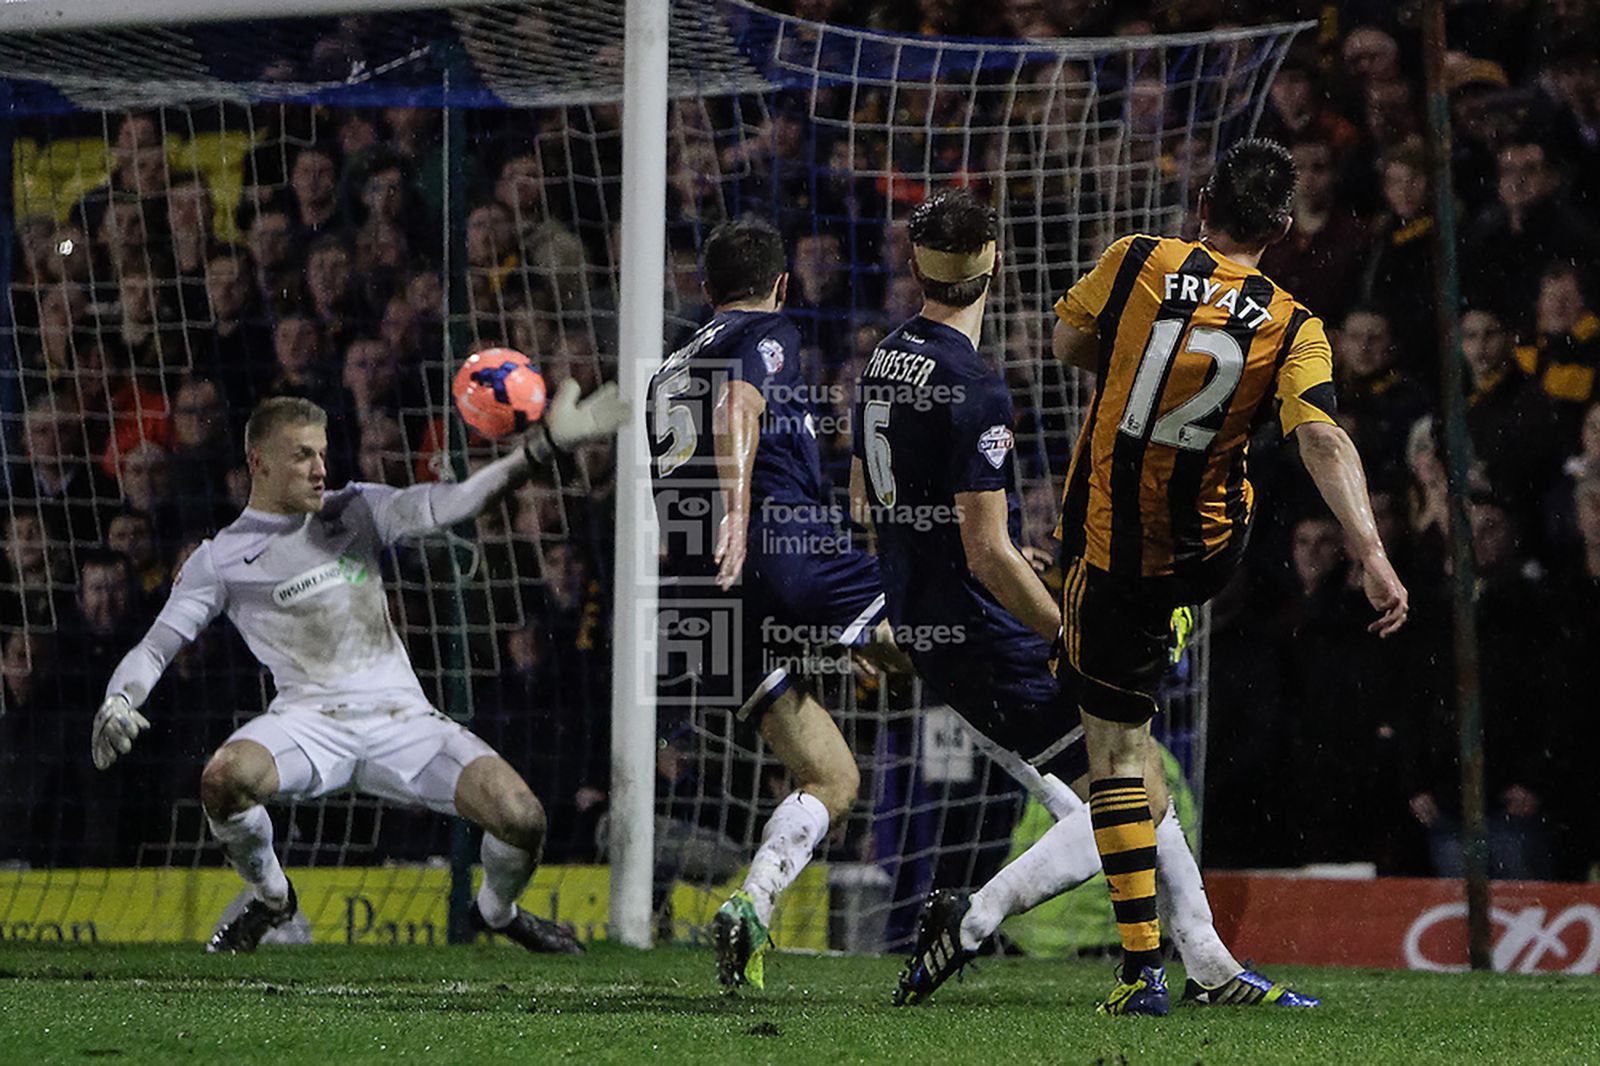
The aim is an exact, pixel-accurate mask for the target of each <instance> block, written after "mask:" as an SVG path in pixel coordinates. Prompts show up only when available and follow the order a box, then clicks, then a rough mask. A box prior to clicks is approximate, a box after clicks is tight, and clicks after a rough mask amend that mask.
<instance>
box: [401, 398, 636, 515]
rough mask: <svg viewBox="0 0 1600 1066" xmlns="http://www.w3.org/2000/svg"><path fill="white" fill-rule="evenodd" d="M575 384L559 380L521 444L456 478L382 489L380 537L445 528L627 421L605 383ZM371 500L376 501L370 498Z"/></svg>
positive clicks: (627, 411) (622, 402) (622, 405)
mask: <svg viewBox="0 0 1600 1066" xmlns="http://www.w3.org/2000/svg"><path fill="white" fill-rule="evenodd" d="M579 391H580V386H579V385H578V383H577V382H576V381H574V380H572V379H571V378H568V379H567V380H566V381H563V382H562V383H561V386H560V388H558V389H557V390H556V394H555V397H554V398H553V399H552V400H551V402H550V406H549V408H548V409H547V410H546V411H545V415H544V419H543V420H542V421H541V422H540V423H539V425H538V426H537V427H536V428H535V429H534V430H533V431H532V432H531V433H529V434H528V436H527V437H526V438H524V440H523V442H522V447H520V448H518V449H516V450H515V451H513V452H511V454H509V455H504V456H501V457H500V458H499V459H496V460H495V461H494V462H492V463H490V464H488V465H487V466H485V467H483V468H482V469H480V470H477V471H475V472H474V473H473V474H472V475H471V476H470V477H468V478H466V479H465V480H463V481H459V482H453V483H450V482H436V483H433V484H429V485H416V486H414V487H412V488H408V489H401V490H399V491H396V492H393V493H390V494H388V496H387V498H386V499H384V500H382V502H381V503H380V504H379V508H378V509H379V513H378V514H377V515H376V518H377V522H378V526H379V529H380V532H381V535H382V537H383V539H384V541H385V542H393V541H396V540H399V539H401V538H402V537H406V536H410V535H412V534H416V533H426V532H429V531H430V530H435V529H445V528H448V527H450V526H453V525H456V524H457V523H458V522H465V521H468V520H470V519H472V518H476V517H477V516H478V514H479V513H481V512H482V511H483V510H484V509H485V508H486V507H489V506H490V505H491V504H493V503H495V502H496V501H497V500H499V499H500V498H501V497H502V496H504V495H505V494H506V493H507V492H510V491H511V490H512V489H515V488H516V487H517V486H519V485H521V484H523V483H524V482H526V481H527V480H528V478H529V477H531V476H532V475H533V470H534V468H535V467H538V466H542V465H544V464H545V463H548V462H550V461H551V460H552V459H554V458H556V457H557V456H559V455H563V454H565V453H566V452H568V451H570V450H571V449H573V448H575V447H577V446H578V445H580V444H587V443H590V442H592V441H602V440H610V439H611V438H612V437H614V436H616V433H617V430H618V428H619V427H621V425H622V424H623V423H624V422H626V421H627V420H628V418H629V417H630V415H631V408H630V407H629V405H628V402H627V401H626V400H624V399H623V398H622V397H621V395H620V394H619V393H618V392H617V386H616V384H615V383H612V382H607V383H606V384H604V385H602V386H600V387H599V388H598V389H596V390H595V391H594V392H592V393H590V394H589V395H588V396H586V397H584V398H583V399H582V400H580V399H578V394H579ZM375 502H376V501H375Z"/></svg>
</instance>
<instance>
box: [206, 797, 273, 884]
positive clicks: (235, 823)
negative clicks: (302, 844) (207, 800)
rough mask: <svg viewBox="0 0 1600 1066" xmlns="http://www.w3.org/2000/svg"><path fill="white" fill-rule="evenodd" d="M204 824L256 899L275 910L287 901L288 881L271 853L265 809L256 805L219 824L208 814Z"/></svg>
mask: <svg viewBox="0 0 1600 1066" xmlns="http://www.w3.org/2000/svg"><path fill="white" fill-rule="evenodd" d="M206 821H207V822H208V823H210V825H211V832H212V833H214V834H216V837H217V840H218V842H219V843H221V844H222V853H223V854H224V855H226V856H227V857H228V862H230V863H232V864H233V868H234V869H235V870H238V871H239V876H240V877H242V878H244V879H245V880H246V881H248V882H249V883H250V885H251V887H252V888H254V889H255V890H256V896H257V897H258V898H260V899H261V900H262V901H264V902H266V903H267V904H269V905H270V906H272V907H275V908H281V907H282V906H283V905H284V904H285V903H287V902H288V901H289V879H288V878H287V877H285V876H284V873H283V867H282V866H281V865H280V864H279V863H278V856H277V853H276V852H274V851H273V850H272V818H271V816H270V815H268V814H267V809H266V808H265V807H263V806H261V805H260V804H259V803H258V804H256V805H255V806H254V807H247V808H245V809H244V810H242V811H240V812H239V813H238V814H236V815H234V816H233V817H232V818H224V819H221V820H220V821H219V820H218V819H216V818H213V817H211V816H210V815H209V814H208V815H206Z"/></svg>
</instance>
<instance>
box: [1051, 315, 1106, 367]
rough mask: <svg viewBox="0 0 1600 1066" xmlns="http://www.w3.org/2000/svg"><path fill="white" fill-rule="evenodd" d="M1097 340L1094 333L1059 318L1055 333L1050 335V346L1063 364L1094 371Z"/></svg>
mask: <svg viewBox="0 0 1600 1066" xmlns="http://www.w3.org/2000/svg"><path fill="white" fill-rule="evenodd" d="M1097 342H1098V341H1097V338H1096V337H1095V335H1094V334H1093V333H1089V332H1086V331H1084V330H1081V329H1079V328H1078V327H1077V326H1074V325H1073V324H1072V323H1070V322H1065V321H1061V320H1059V319H1058V320H1057V321H1056V329H1055V333H1053V334H1052V335H1051V337H1050V348H1051V351H1053V352H1054V353H1055V357H1056V358H1057V359H1058V360H1060V361H1061V365H1063V366H1073V367H1077V368H1078V369H1079V370H1089V371H1092V370H1094V356H1095V346H1096V344H1097Z"/></svg>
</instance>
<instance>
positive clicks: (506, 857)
mask: <svg viewBox="0 0 1600 1066" xmlns="http://www.w3.org/2000/svg"><path fill="white" fill-rule="evenodd" d="M478 855H479V857H480V858H482V859H483V884H481V885H479V886H478V913H479V914H481V915H483V920H484V921H485V922H487V923H488V925H489V928H490V929H504V928H505V927H506V926H507V925H510V924H511V919H513V918H515V917H516V916H517V900H519V899H521V898H522V892H523V889H525V888H527V887H528V882H529V881H530V880H532V878H533V868H534V866H535V865H537V864H538V860H537V859H535V858H534V857H533V855H532V854H530V853H529V852H526V851H524V850H522V849H521V848H519V847H517V846H516V845H514V844H507V843H506V842H505V841H504V840H501V839H500V838H499V837H497V836H494V835H493V834H491V833H485V834H483V847H481V848H479V849H478Z"/></svg>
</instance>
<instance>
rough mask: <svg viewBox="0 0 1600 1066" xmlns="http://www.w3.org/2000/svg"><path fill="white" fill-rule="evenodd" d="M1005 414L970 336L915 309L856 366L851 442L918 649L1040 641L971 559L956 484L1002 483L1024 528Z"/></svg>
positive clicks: (897, 614)
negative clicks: (863, 363)
mask: <svg viewBox="0 0 1600 1066" xmlns="http://www.w3.org/2000/svg"><path fill="white" fill-rule="evenodd" d="M1011 419H1012V411H1011V396H1010V394H1009V393H1008V392H1007V390H1006V386H1005V381H1004V380H1003V379H1002V378H1001V376H1000V374H999V373H997V372H996V371H995V370H993V369H992V368H990V367H989V366H988V365H987V364H985V363H984V361H983V359H982V358H980V357H979V355H978V353H977V351H976V350H975V349H974V348H973V346H972V343H971V341H969V340H968V339H967V337H966V335H965V334H963V333H961V332H959V331H958V330H955V329H952V328H950V327H949V326H945V325H941V324H940V323H937V322H934V321H931V320H930V319H927V318H924V317H922V316H920V315H919V316H917V317H916V318H913V319H911V320H910V321H909V322H907V323H905V324H904V325H903V326H901V327H900V328H899V329H897V330H895V331H894V332H893V333H891V334H889V335H888V336H887V337H885V338H884V339H883V341H882V342H881V343H880V344H879V345H878V347H877V348H876V349H874V351H873V353H872V357H871V358H870V359H869V360H868V361H867V366H866V369H865V370H864V371H863V372H862V375H861V383H860V388H859V390H858V394H857V399H856V419H855V442H854V449H855V454H856V457H857V458H859V459H861V461H862V464H863V466H864V467H865V469H866V475H867V477H866V481H867V491H868V493H869V495H870V502H871V505H872V518H873V522H874V524H875V525H876V527H877V531H878V561H879V566H880V567H881V569H882V572H883V584H884V593H885V595H886V596H887V598H888V609H889V621H890V623H891V624H892V625H893V626H894V627H895V632H896V635H897V639H901V638H905V639H904V640H903V641H902V643H905V644H908V645H909V646H908V647H907V650H908V651H910V652H912V653H913V655H912V657H913V659H918V658H919V657H918V656H917V655H916V651H917V650H918V648H917V645H918V644H922V645H928V644H930V643H938V644H945V645H948V646H949V647H948V648H947V649H945V650H946V651H948V652H955V653H958V654H959V655H960V656H961V657H962V658H969V657H970V656H971V655H972V654H974V653H980V652H985V651H987V650H989V649H993V648H995V647H996V646H999V645H1012V644H1016V643H1018V642H1020V643H1021V644H1027V645H1031V644H1032V643H1035V642H1038V641H1039V638H1038V636H1037V635H1036V634H1034V633H1033V631H1032V630H1030V629H1028V628H1027V627H1026V626H1025V625H1023V624H1022V623H1021V622H1020V621H1018V620H1017V619H1016V618H1015V617H1014V616H1012V615H1011V614H1010V613H1009V612H1007V611H1006V610H1005V609H1004V608H1002V607H1001V606H1000V604H999V603H998V602H996V601H995V599H994V597H993V596H991V595H990V594H989V591H988V590H987V589H985V588H984V587H983V586H982V584H980V583H979V581H978V579H977V578H976V577H974V576H973V575H972V572H971V571H970V570H969V569H968V568H967V557H966V551H965V550H964V549H963V548H962V545H961V530H960V527H959V524H958V516H957V511H956V504H955V497H956V494H957V493H961V492H985V491H990V490H1001V491H1004V492H1005V493H1006V498H1007V507H1008V511H1009V524H1010V528H1011V538H1012V540H1013V541H1019V540H1020V539H1021V532H1022V512H1021V507H1020V505H1019V502H1018V498H1017V491H1016V471H1015V466H1014V463H1013V459H1012V432H1011ZM1040 662H1041V665H1042V662H1043V659H1042V658H1041V660H1040ZM920 667H921V663H920V661H919V669H920ZM924 673H926V672H925V671H924Z"/></svg>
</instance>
